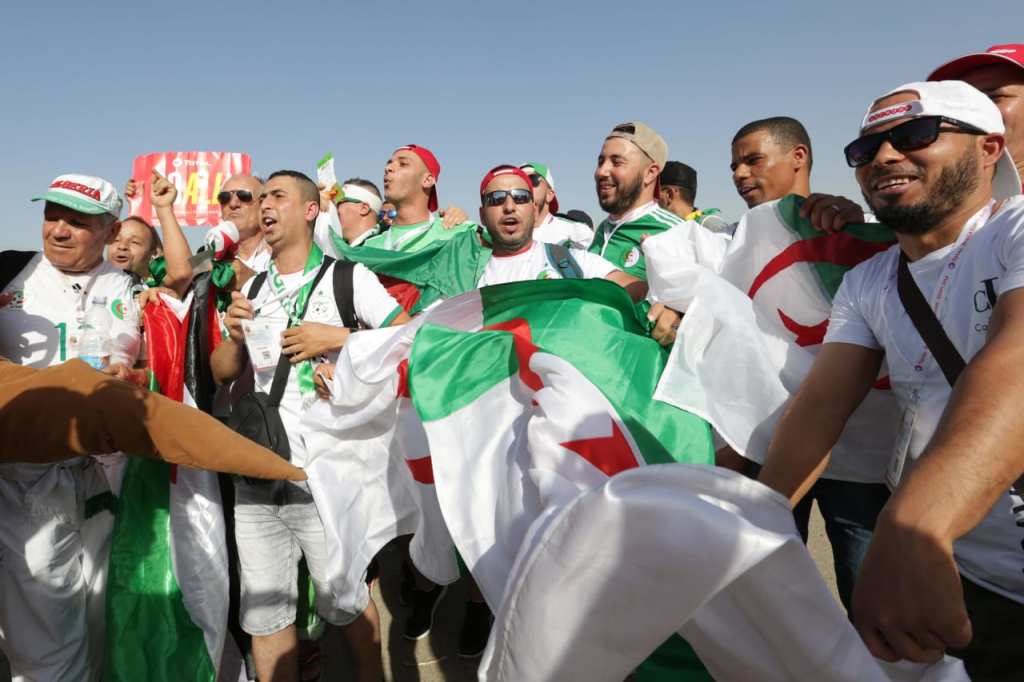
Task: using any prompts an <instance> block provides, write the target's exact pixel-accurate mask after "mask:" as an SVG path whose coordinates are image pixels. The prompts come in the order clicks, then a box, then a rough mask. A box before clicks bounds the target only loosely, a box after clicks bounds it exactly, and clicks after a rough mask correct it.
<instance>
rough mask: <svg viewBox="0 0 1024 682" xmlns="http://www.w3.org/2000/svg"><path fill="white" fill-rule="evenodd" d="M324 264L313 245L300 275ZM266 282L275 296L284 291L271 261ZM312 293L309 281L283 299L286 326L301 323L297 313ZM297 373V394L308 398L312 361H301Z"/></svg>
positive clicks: (319, 252) (311, 382)
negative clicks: (286, 320) (286, 318)
mask: <svg viewBox="0 0 1024 682" xmlns="http://www.w3.org/2000/svg"><path fill="white" fill-rule="evenodd" d="M323 262H324V252H323V251H321V250H320V247H319V246H317V245H316V244H313V248H312V249H310V251H309V258H307V259H306V267H305V268H303V270H302V274H303V275H308V274H309V273H310V272H312V271H314V270H317V269H319V267H320V265H321V264H322V263H323ZM267 281H268V282H269V283H270V288H271V289H273V291H274V293H275V294H278V295H280V294H281V293H282V292H283V291H284V282H283V281H282V280H281V274H280V273H279V272H278V271H277V266H276V265H275V264H274V263H273V261H271V263H270V267H269V268H268V269H267ZM311 293H313V280H310V281H308V282H306V283H305V284H303V285H302V288H300V289H299V291H298V292H297V293H296V294H294V295H293V296H291V297H289V298H286V299H283V300H282V301H281V307H282V308H284V311H285V312H286V313H287V314H288V326H289V327H293V326H295V325H297V324H299V323H300V322H301V319H299V315H298V313H303V312H305V310H306V303H307V301H309V295H310V294H311ZM297 370H298V373H299V392H300V393H301V394H302V395H303V396H308V395H311V394H312V393H313V391H314V390H315V387H314V384H313V361H312V360H303V361H302V362H300V363H299V366H298V368H297Z"/></svg>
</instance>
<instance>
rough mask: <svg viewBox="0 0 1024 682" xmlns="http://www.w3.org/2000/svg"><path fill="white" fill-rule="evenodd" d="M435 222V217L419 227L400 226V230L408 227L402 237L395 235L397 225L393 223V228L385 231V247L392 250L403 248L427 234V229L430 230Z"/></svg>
mask: <svg viewBox="0 0 1024 682" xmlns="http://www.w3.org/2000/svg"><path fill="white" fill-rule="evenodd" d="M433 224H434V219H433V218H431V219H430V220H428V221H427V222H426V224H424V225H421V226H419V227H414V228H411V229H409V228H406V227H404V226H399V227H398V230H403V229H408V232H406V233H405V234H403V235H402V236H401V237H396V236H394V235H395V234H396V232H397V230H396V229H395V226H394V225H392V226H391V228H390V229H389V230H388V231H387V232H386V233H385V235H386V236H385V237H384V248H385V249H388V250H390V251H395V250H398V249H401V248H402V247H403V246H405V245H406V244H408V243H409V242H410V241H412V240H413V239H416V238H417V237H419V236H420V235H423V234H426V233H427V231H428V230H430V228H431V227H432V226H433Z"/></svg>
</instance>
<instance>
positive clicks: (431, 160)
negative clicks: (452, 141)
mask: <svg viewBox="0 0 1024 682" xmlns="http://www.w3.org/2000/svg"><path fill="white" fill-rule="evenodd" d="M403 149H404V150H406V151H410V152H412V153H413V154H415V155H416V156H418V157H420V160H422V161H423V165H425V166H426V167H427V170H428V171H430V174H431V175H433V176H434V179H435V180H437V178H439V177H441V164H439V163H438V162H437V157H436V156H434V153H433V152H432V151H430V150H429V149H427V148H426V147H420V146H419V145H415V144H407V145H405V146H403V147H399V148H398V149H396V150H395V151H396V152H400V151H402V150H403ZM427 208H428V209H430V210H431V211H436V210H437V183H436V182H435V183H434V186H433V187H431V188H430V200H429V201H428V202H427Z"/></svg>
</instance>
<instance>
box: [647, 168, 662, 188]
mask: <svg viewBox="0 0 1024 682" xmlns="http://www.w3.org/2000/svg"><path fill="white" fill-rule="evenodd" d="M659 175H661V169H660V168H658V165H657V164H654V163H652V164H651V165H649V166H647V170H645V171H644V187H646V186H647V185H653V184H654V183H656V182H657V181H658V176H659Z"/></svg>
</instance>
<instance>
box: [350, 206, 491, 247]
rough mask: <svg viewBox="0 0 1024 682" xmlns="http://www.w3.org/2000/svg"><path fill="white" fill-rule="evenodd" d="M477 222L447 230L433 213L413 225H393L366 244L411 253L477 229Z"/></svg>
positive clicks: (365, 244)
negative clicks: (424, 220) (426, 218)
mask: <svg viewBox="0 0 1024 682" xmlns="http://www.w3.org/2000/svg"><path fill="white" fill-rule="evenodd" d="M475 229H476V224H475V223H469V222H467V223H459V224H458V225H455V226H454V227H452V228H451V229H448V230H446V229H445V228H444V225H442V224H441V218H440V217H439V216H436V215H431V217H430V220H428V221H426V222H423V223H415V224H413V225H392V226H391V227H390V228H389V229H388V230H387V231H386V232H384V233H383V234H379V235H377V236H376V237H370V238H369V239H367V240H366V241H365V242H363V245H364V246H370V247H373V248H375V249H386V250H388V251H405V252H406V253H411V252H413V251H419V250H420V249H422V248H423V247H424V246H426V245H427V244H432V243H434V242H437V241H447V240H449V239H451V238H452V237H454V236H455V235H457V234H458V233H460V232H465V231H466V230H475Z"/></svg>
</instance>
